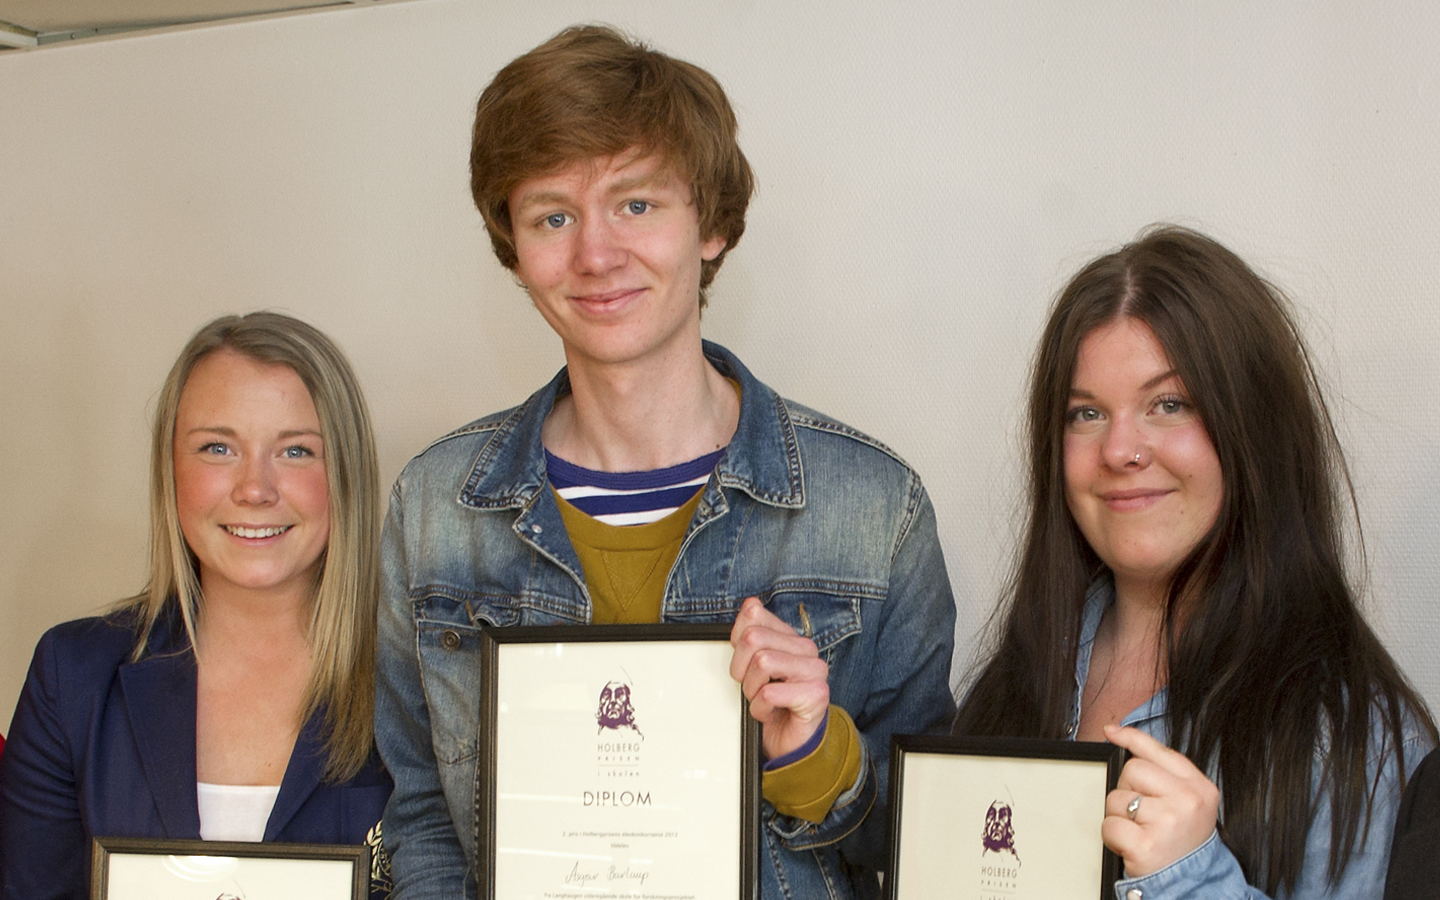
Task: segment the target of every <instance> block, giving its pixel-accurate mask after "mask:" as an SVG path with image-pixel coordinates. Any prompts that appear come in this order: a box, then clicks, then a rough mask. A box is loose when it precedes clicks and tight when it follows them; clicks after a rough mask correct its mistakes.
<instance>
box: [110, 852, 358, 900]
mask: <svg viewBox="0 0 1440 900" xmlns="http://www.w3.org/2000/svg"><path fill="white" fill-rule="evenodd" d="M369 891H370V848H369V847H367V846H365V845H363V844H357V845H340V844H278V843H277V844H250V843H232V842H229V841H171V840H149V839H144V838H112V837H97V838H95V840H94V842H93V845H92V849H91V865H90V900H256V898H264V900H365V898H366V897H367V896H368V894H369Z"/></svg>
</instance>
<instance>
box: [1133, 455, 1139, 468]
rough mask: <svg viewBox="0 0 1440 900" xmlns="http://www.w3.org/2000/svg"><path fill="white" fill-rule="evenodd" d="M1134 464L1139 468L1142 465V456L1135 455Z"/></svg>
mask: <svg viewBox="0 0 1440 900" xmlns="http://www.w3.org/2000/svg"><path fill="white" fill-rule="evenodd" d="M1134 463H1135V465H1137V466H1138V465H1140V454H1139V453H1136V454H1135V459H1134Z"/></svg>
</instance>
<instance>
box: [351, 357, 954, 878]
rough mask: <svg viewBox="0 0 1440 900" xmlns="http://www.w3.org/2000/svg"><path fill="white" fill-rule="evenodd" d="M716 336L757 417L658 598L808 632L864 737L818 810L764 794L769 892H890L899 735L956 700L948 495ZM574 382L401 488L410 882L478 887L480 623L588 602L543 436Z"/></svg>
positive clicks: (396, 735)
mask: <svg viewBox="0 0 1440 900" xmlns="http://www.w3.org/2000/svg"><path fill="white" fill-rule="evenodd" d="M705 353H706V356H707V358H708V359H709V361H710V362H711V364H712V365H714V366H715V368H716V369H717V370H718V371H720V372H721V374H724V375H726V376H728V377H731V378H733V379H735V380H736V381H737V382H739V384H740V386H741V404H740V418H739V424H738V426H737V428H736V431H735V435H734V437H733V438H732V439H731V442H730V446H729V449H728V450H727V452H726V454H725V455H724V456H723V457H722V458H721V460H720V462H719V463H718V464H717V465H716V468H715V471H714V473H713V474H712V475H711V478H710V481H709V483H708V484H707V485H706V487H705V489H704V494H703V496H702V498H701V500H700V503H699V506H698V508H697V509H696V511H695V517H694V520H693V521H692V522H691V523H690V526H689V529H688V530H687V532H686V535H685V537H684V539H683V540H682V543H681V547H680V553H679V557H678V558H677V559H676V561H675V564H674V566H673V568H672V569H671V571H670V576H669V580H668V582H667V584H666V588H665V594H664V600H663V603H662V611H661V618H662V620H663V621H665V622H691V623H728V622H730V621H732V620H733V619H734V617H735V615H736V613H737V612H738V611H739V608H740V604H741V603H742V602H743V601H744V600H745V598H746V597H749V596H752V595H754V596H759V597H760V598H761V600H762V601H764V603H765V605H766V607H767V608H768V609H769V610H770V611H771V612H773V613H775V614H776V615H778V616H779V617H780V618H782V619H784V620H785V621H786V622H788V623H789V624H790V625H792V626H793V627H795V628H796V630H797V631H805V632H807V633H809V634H811V635H812V637H813V639H814V641H815V643H816V644H817V645H818V647H819V649H820V653H821V656H822V657H823V658H824V659H825V661H826V662H827V663H828V664H829V667H830V669H829V681H830V699H831V702H832V703H836V704H839V705H840V706H841V707H843V708H844V709H845V710H846V711H847V712H849V713H850V715H851V717H852V718H853V719H854V720H855V724H856V726H857V728H858V729H859V732H860V734H861V736H862V744H863V756H864V758H863V759H862V764H861V768H860V776H859V778H858V779H857V781H856V783H855V784H854V785H852V786H850V787H849V788H848V789H847V790H846V791H845V792H844V793H842V794H841V795H840V797H839V798H838V799H837V800H836V801H835V803H834V805H833V807H832V808H831V811H830V812H829V814H828V815H827V816H826V817H825V819H824V820H823V821H822V822H820V823H819V824H818V825H815V824H812V823H810V822H806V821H803V820H800V819H795V818H790V817H787V816H784V815H781V814H779V813H777V812H776V811H775V810H774V808H772V807H771V806H770V805H769V804H768V803H767V804H764V809H763V811H762V814H761V820H762V824H761V830H762V841H761V847H760V867H759V871H760V878H761V893H762V896H763V897H764V898H766V900H778V898H781V897H786V898H804V900H812V898H824V897H831V898H849V897H872V896H876V895H878V890H879V888H878V882H877V879H876V877H875V871H876V870H877V869H879V868H880V867H881V866H882V865H883V854H884V843H885V840H884V838H885V829H886V816H885V811H884V798H885V781H886V779H887V776H888V762H889V759H888V758H889V740H890V735H891V733H892V732H923V731H926V730H930V729H933V728H941V729H943V728H944V727H945V726H946V725H947V723H948V722H949V720H950V718H951V716H952V714H953V712H954V703H953V700H952V697H951V694H950V688H949V672H950V659H951V654H952V649H953V642H954V634H953V632H954V622H955V607H954V600H953V598H952V596H951V593H950V584H949V580H948V578H947V576H946V573H945V563H944V560H943V558H942V556H941V551H940V544H939V540H938V538H937V536H936V532H935V513H934V510H933V508H932V507H931V505H930V500H929V498H928V497H927V495H926V493H925V489H924V488H923V487H922V486H921V484H920V479H919V477H918V476H917V475H916V474H915V472H913V471H912V470H911V469H910V468H909V467H908V466H906V465H905V464H904V462H902V461H901V460H900V459H899V458H898V457H896V456H895V454H894V453H893V452H892V451H890V450H889V449H888V448H886V447H885V446H883V445H881V444H879V443H878V442H876V441H874V440H872V439H871V438H869V437H867V436H865V435H864V434H861V433H860V432H858V431H856V430H854V429H852V428H849V427H847V426H845V425H842V424H840V423H838V422H835V421H834V420H832V419H829V418H826V417H824V416H822V415H820V414H818V413H815V412H812V411H811V410H808V409H805V408H803V407H800V406H797V405H795V404H793V403H790V402H788V401H786V400H784V399H782V398H780V397H779V396H777V395H776V394H775V393H774V392H773V391H771V390H770V389H769V388H768V387H766V386H765V385H763V384H761V383H760V382H759V381H757V380H755V378H754V377H753V376H752V375H751V374H750V373H749V372H748V371H747V370H746V369H745V367H744V366H742V365H741V364H740V362H739V360H737V359H736V358H735V357H734V356H732V355H731V354H730V353H729V352H728V351H726V350H724V349H723V348H721V347H718V346H716V345H713V344H708V343H707V344H706V345H705ZM568 390H569V382H568V379H567V377H566V373H565V372H564V371H563V370H562V371H561V372H560V374H559V375H557V376H556V377H555V379H554V380H553V381H551V382H550V384H548V385H547V386H545V387H544V388H542V389H541V390H540V391H539V392H537V393H536V394H534V395H533V396H532V397H530V399H529V400H527V401H526V402H525V403H524V404H523V405H521V406H519V407H516V408H515V409H512V410H509V411H506V412H502V413H498V414H496V415H494V416H490V417H488V418H485V419H481V420H479V421H477V422H475V423H472V424H471V425H468V426H466V427H464V428H462V429H460V430H459V431H456V432H454V433H452V434H450V435H447V436H446V437H444V438H441V439H440V440H439V441H436V442H435V443H434V444H432V445H431V446H430V447H429V448H427V449H426V450H425V451H424V452H422V453H421V454H420V455H419V456H417V457H416V458H415V459H413V460H412V461H411V462H410V464H409V465H408V466H407V467H406V468H405V471H404V472H403V473H402V474H401V476H400V478H399V480H398V481H397V483H396V485H395V489H394V491H393V493H392V495H391V499H390V512H389V516H388V518H387V521H386V523H385V533H384V541H383V549H382V558H383V567H384V589H383V590H384V595H383V599H382V604H381V613H380V650H379V665H378V684H377V698H376V741H377V744H378V745H379V747H380V752H381V755H382V756H383V757H384V759H385V762H386V764H387V766H389V768H390V771H391V773H392V774H393V776H394V778H395V785H396V787H395V793H394V795H393V796H392V799H391V801H390V805H389V806H388V807H387V809H386V813H385V842H386V846H387V848H388V849H389V851H390V852H391V854H392V858H393V869H394V875H395V892H396V893H395V898H396V900H417V898H445V900H450V898H455V897H461V896H469V897H474V896H475V893H476V887H475V882H474V878H473V874H472V872H473V866H474V862H475V852H476V848H475V846H474V845H473V837H472V836H473V835H474V833H475V832H474V827H475V791H476V773H477V763H478V755H479V746H478V745H479V724H480V723H479V709H480V704H479V698H480V689H481V684H480V677H481V676H480V659H479V633H480V630H481V628H482V627H492V626H502V627H503V626H509V625H549V624H577V623H587V622H589V621H590V598H589V595H588V592H587V590H586V586H585V578H584V576H583V574H582V572H581V568H580V561H579V559H578V558H577V557H576V555H575V551H574V549H573V548H572V547H571V545H570V541H569V539H568V537H567V536H566V532H565V526H564V524H563V523H562V521H561V518H560V512H559V510H558V509H557V507H556V504H555V499H554V495H553V492H552V491H551V490H550V488H549V486H548V483H547V480H546V475H545V462H544V452H543V446H542V444H541V426H542V424H543V423H544V421H545V417H546V416H547V415H548V414H549V412H550V410H551V408H552V407H553V405H554V403H555V400H556V398H557V397H559V396H561V395H562V394H563V393H564V392H566V391H568ZM802 604H803V610H804V611H803V612H802V611H801V605H802ZM802 617H803V620H802ZM462 886H463V887H462ZM462 891H463V893H462Z"/></svg>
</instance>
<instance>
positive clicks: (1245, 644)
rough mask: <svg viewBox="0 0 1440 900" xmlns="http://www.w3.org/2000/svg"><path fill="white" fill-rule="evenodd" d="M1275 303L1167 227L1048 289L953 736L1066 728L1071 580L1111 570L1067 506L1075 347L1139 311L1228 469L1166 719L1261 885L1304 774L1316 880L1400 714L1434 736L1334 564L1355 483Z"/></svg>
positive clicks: (1076, 594)
mask: <svg viewBox="0 0 1440 900" xmlns="http://www.w3.org/2000/svg"><path fill="white" fill-rule="evenodd" d="M1287 306H1288V304H1287V302H1286V300H1285V298H1284V297H1283V295H1282V294H1281V293H1280V292H1279V291H1278V290H1277V289H1275V288H1274V287H1273V286H1271V285H1270V284H1268V283H1267V282H1266V281H1264V280H1263V279H1262V278H1260V276H1258V275H1256V274H1255V272H1254V271H1253V270H1251V269H1250V267H1249V266H1247V265H1246V264H1245V262H1244V261H1243V260H1241V259H1240V258H1239V257H1238V256H1236V255H1235V254H1234V253H1232V252H1231V251H1229V250H1227V249H1226V248H1225V247H1223V246H1221V245H1220V244H1218V243H1216V242H1215V241H1214V240H1212V239H1210V238H1208V237H1206V236H1204V235H1202V234H1198V233H1196V232H1193V231H1189V230H1186V229H1182V228H1177V227H1174V226H1161V227H1156V228H1153V229H1151V230H1149V231H1148V232H1146V233H1144V234H1142V235H1141V237H1140V238H1139V239H1138V240H1136V241H1135V242H1134V243H1131V244H1128V245H1126V246H1124V247H1121V248H1120V249H1119V250H1116V251H1115V252H1113V253H1109V254H1106V255H1104V256H1102V257H1100V258H1099V259H1096V260H1095V261H1093V262H1091V263H1090V264H1089V265H1087V266H1085V267H1084V268H1083V269H1082V270H1081V271H1080V272H1079V273H1078V274H1076V275H1075V277H1074V278H1072V279H1071V281H1070V283H1069V284H1068V285H1066V287H1065V288H1064V290H1062V291H1061V293H1060V295H1059V297H1058V298H1057V299H1056V301H1055V305H1054V308H1053V309H1052V311H1051V314H1050V319H1049V322H1048V324H1047V325H1046V327H1045V332H1044V336H1043V337H1042V338H1041V341H1040V347H1039V350H1038V351H1037V353H1036V357H1035V362H1034V367H1033V369H1032V373H1031V386H1030V399H1029V408H1028V430H1029V457H1030V471H1029V508H1028V523H1027V527H1026V532H1025V538H1024V544H1023V546H1022V549H1021V551H1020V558H1019V561H1018V563H1017V568H1016V572H1015V574H1014V575H1013V576H1012V580H1011V585H1010V588H1009V591H1008V597H1007V602H1006V603H1005V604H1004V605H1003V606H1002V607H1001V608H1000V609H999V610H997V612H996V617H995V619H994V621H993V622H992V638H991V648H990V655H989V659H988V660H987V661H986V662H985V663H984V665H983V667H982V668H981V669H980V672H979V677H978V678H977V679H976V681H975V684H974V686H973V687H972V689H971V690H970V693H969V694H968V696H967V697H966V698H965V701H964V702H963V703H962V705H961V709H960V712H959V714H958V716H957V718H956V722H955V731H956V732H957V733H963V734H975V735H986V734H989V735H1009V736H1027V737H1045V738H1062V737H1064V736H1065V733H1066V726H1067V724H1069V720H1070V717H1071V715H1072V712H1073V704H1074V691H1075V679H1074V672H1075V662H1076V653H1077V643H1078V638H1079V629H1080V619H1081V614H1082V611H1083V609H1084V604H1085V597H1086V592H1087V590H1088V589H1089V587H1090V585H1091V584H1093V583H1094V582H1095V580H1096V579H1097V578H1101V577H1104V576H1105V575H1106V571H1105V567H1104V564H1103V563H1102V562H1101V561H1100V559H1099V558H1098V557H1097V556H1096V554H1095V552H1094V551H1093V550H1092V549H1091V548H1090V547H1089V545H1088V544H1087V543H1086V541H1085V538H1084V536H1083V535H1082V534H1081V533H1080V530H1079V528H1078V527H1077V526H1076V524H1075V521H1074V518H1073V517H1072V516H1071V515H1070V512H1069V509H1068V508H1067V506H1066V501H1065V476H1064V450H1063V444H1064V433H1063V432H1064V422H1065V413H1066V409H1067V406H1068V404H1069V396H1070V390H1071V386H1072V384H1073V380H1074V372H1075V365H1076V358H1077V356H1078V354H1079V348H1080V343H1081V341H1083V340H1084V338H1085V336H1086V335H1088V334H1089V333H1090V332H1091V331H1093V330H1094V329H1095V328H1097V327H1099V326H1101V325H1104V324H1107V323H1110V322H1113V321H1115V320H1117V319H1119V318H1123V317H1131V318H1134V319H1138V320H1139V321H1141V322H1144V323H1145V324H1146V325H1148V326H1149V328H1150V330H1151V331H1152V332H1153V333H1154V334H1155V337H1156V339H1157V340H1158V341H1159V342H1160V345H1161V346H1162V347H1163V348H1164V350H1165V352H1166V354H1167V355H1168V356H1169V358H1170V361H1171V363H1172V364H1173V365H1174V366H1175V369H1176V370H1177V372H1178V373H1179V376H1180V379H1181V381H1182V383H1183V384H1184V385H1185V388H1186V390H1187V391H1188V392H1189V394H1190V400H1191V401H1192V402H1193V403H1194V404H1195V407H1196V409H1197V410H1198V412H1199V414H1200V417H1201V419H1202V420H1203V422H1204V424H1205V427H1206V429H1207V430H1208V432H1209V435H1210V438H1211V440H1212V441H1213V443H1214V445H1215V450H1216V453H1217V455H1218V456H1219V458H1220V466H1221V470H1222V472H1223V473H1224V498H1223V500H1222V503H1221V508H1220V512H1219V515H1218V517H1217V520H1216V522H1215V525H1214V526H1213V527H1212V528H1211V530H1210V532H1209V533H1208V535H1206V537H1205V538H1204V539H1203V540H1202V541H1201V542H1200V544H1199V546H1197V547H1196V548H1195V549H1194V550H1193V551H1192V552H1191V553H1190V555H1189V556H1188V558H1187V559H1185V560H1184V561H1183V562H1182V563H1181V565H1180V566H1179V568H1178V569H1177V571H1176V572H1175V574H1174V576H1173V578H1172V580H1171V584H1170V590H1169V596H1168V598H1167V609H1166V613H1165V622H1164V629H1163V637H1162V641H1163V642H1164V646H1163V647H1162V648H1161V658H1163V659H1168V660H1170V663H1169V666H1168V670H1167V671H1165V672H1163V673H1162V674H1163V675H1164V676H1165V678H1166V679H1167V709H1166V718H1167V725H1168V728H1169V734H1170V735H1171V742H1172V744H1174V745H1175V746H1176V748H1177V749H1180V750H1182V752H1184V753H1185V754H1186V755H1187V756H1188V757H1190V759H1191V760H1192V761H1194V763H1195V764H1196V765H1197V766H1199V767H1200V768H1201V769H1204V770H1207V771H1209V772H1210V773H1211V775H1212V777H1214V776H1215V775H1216V774H1217V773H1218V776H1219V777H1218V779H1217V781H1218V784H1219V786H1220V790H1221V798H1222V800H1221V808H1222V809H1223V810H1224V817H1223V823H1222V826H1221V835H1222V837H1223V838H1224V840H1225V843H1226V844H1227V845H1228V846H1229V847H1230V849H1231V851H1232V852H1233V853H1234V854H1235V856H1236V858H1237V859H1238V860H1239V861H1240V864H1241V867H1242V869H1243V870H1244V872H1245V875H1246V879H1247V880H1248V881H1250V883H1252V884H1256V885H1258V886H1261V887H1263V888H1264V890H1265V891H1266V893H1269V894H1272V895H1273V894H1276V893H1277V891H1278V890H1281V889H1283V890H1285V891H1286V892H1290V891H1292V890H1293V889H1294V887H1295V884H1296V881H1297V879H1298V877H1299V874H1300V867H1301V863H1302V862H1303V857H1304V852H1305V835H1306V833H1307V832H1308V831H1309V828H1310V825H1311V823H1312V821H1313V819H1314V815H1315V806H1314V804H1313V803H1312V793H1313V790H1314V785H1315V784H1317V783H1318V784H1321V785H1322V788H1321V789H1322V790H1325V791H1328V793H1329V795H1330V810H1331V823H1330V824H1331V832H1332V834H1331V843H1330V860H1329V874H1330V878H1331V880H1332V883H1333V882H1337V881H1338V880H1339V877H1340V874H1341V873H1342V872H1343V871H1344V869H1345V867H1346V865H1347V863H1348V861H1349V858H1350V856H1351V854H1352V852H1353V851H1354V850H1355V849H1356V848H1357V846H1358V845H1359V842H1360V841H1362V840H1363V837H1362V835H1363V834H1364V832H1363V831H1362V830H1361V826H1362V823H1368V820H1369V816H1370V808H1371V801H1372V800H1373V793H1374V790H1375V782H1374V781H1373V780H1372V778H1373V771H1374V768H1375V767H1378V766H1380V765H1381V764H1383V763H1384V762H1385V760H1386V757H1390V756H1393V757H1394V759H1395V761H1396V762H1397V764H1398V768H1399V771H1400V777H1401V780H1402V783H1403V779H1404V773H1405V770H1406V765H1405V760H1404V750H1403V747H1402V733H1403V730H1404V728H1405V726H1406V724H1407V722H1412V723H1419V725H1420V727H1423V728H1424V729H1425V730H1426V731H1427V732H1428V733H1429V735H1430V737H1431V740H1432V741H1433V740H1434V739H1435V726H1434V724H1433V722H1432V721H1431V718H1430V716H1429V713H1428V712H1427V711H1426V708H1425V704H1424V702H1423V701H1422V700H1421V699H1420V697H1419V695H1418V694H1416V692H1415V691H1414V690H1413V689H1412V688H1411V687H1410V685H1409V684H1407V683H1406V681H1405V678H1404V676H1403V675H1402V674H1401V672H1400V670H1399V668H1398V666H1396V664H1395V662H1394V660H1393V659H1391V657H1390V655H1389V654H1388V653H1387V652H1386V651H1385V648H1384V647H1383V646H1382V645H1381V644H1380V641H1379V639H1378V638H1377V637H1376V636H1375V634H1374V632H1373V631H1372V630H1371V629H1370V627H1369V626H1368V625H1367V624H1366V622H1365V620H1364V618H1363V617H1362V615H1361V613H1360V610H1359V607H1358V604H1357V601H1356V596H1355V593H1354V591H1353V590H1352V587H1351V585H1350V584H1349V582H1348V580H1347V578H1346V573H1345V567H1344V563H1343V559H1344V548H1343V536H1342V522H1343V520H1344V518H1345V516H1346V514H1347V510H1348V512H1350V513H1354V502H1355V501H1354V492H1353V489H1352V488H1351V486H1350V480H1349V475H1348V472H1347V470H1346V466H1345V460H1344V457H1343V455H1342V453H1341V450H1340V445H1339V442H1338V441H1337V439H1336V436H1335V429H1334V426H1333V424H1332V422H1331V419H1330V414H1329V412H1328V410H1327V408H1326V406H1325V401H1324V399H1323V397H1322V396H1321V393H1320V389H1319V385H1318V383H1317V381H1316V378H1315V373H1314V371H1313V369H1312V367H1311V364H1310V361H1309V357H1308V355H1307V353H1306V351H1305V347H1304V344H1303V342H1302V341H1301V338H1300V335H1299V332H1298V330H1297V329H1296V327H1295V324H1294V321H1293V320H1292V318H1291V316H1290V314H1289V312H1288V309H1287ZM1362 556H1363V553H1362ZM1181 598H1186V603H1187V605H1186V616H1185V618H1184V620H1183V622H1182V621H1181V620H1180V619H1179V618H1177V616H1176V615H1175V611H1176V609H1177V606H1178V604H1179V601H1180V600H1181ZM1042 662H1043V663H1045V664H1040V663H1042ZM1372 722H1375V723H1378V724H1379V726H1380V728H1379V729H1378V730H1379V732H1380V733H1381V734H1382V735H1383V741H1382V742H1381V747H1380V749H1378V750H1377V749H1376V748H1374V747H1372V746H1371V744H1370V740H1371V733H1372ZM1317 748H1322V751H1321V752H1317ZM1316 766H1319V767H1320V768H1319V771H1318V773H1317V772H1316V771H1315V767H1316ZM1367 766H1368V767H1371V768H1369V769H1368V770H1367ZM1367 771H1369V772H1370V773H1372V774H1367ZM1387 824H1388V823H1387Z"/></svg>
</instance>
